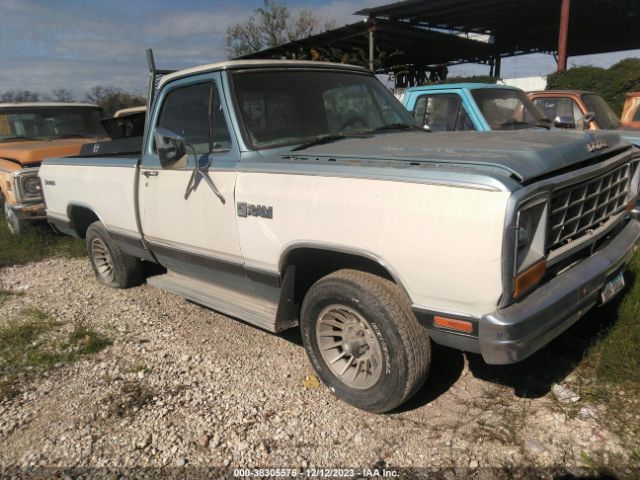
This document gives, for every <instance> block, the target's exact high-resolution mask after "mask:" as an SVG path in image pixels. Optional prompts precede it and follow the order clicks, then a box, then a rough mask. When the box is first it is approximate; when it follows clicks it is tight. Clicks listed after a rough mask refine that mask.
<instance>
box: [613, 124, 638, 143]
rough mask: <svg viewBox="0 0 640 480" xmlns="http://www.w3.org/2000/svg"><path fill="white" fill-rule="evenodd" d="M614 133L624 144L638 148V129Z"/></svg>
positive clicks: (623, 129) (624, 129)
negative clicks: (627, 143)
mask: <svg viewBox="0 0 640 480" xmlns="http://www.w3.org/2000/svg"><path fill="white" fill-rule="evenodd" d="M616 133H617V134H618V135H620V136H621V137H622V139H623V140H624V141H625V142H629V143H630V144H632V145H635V146H636V147H640V128H622V129H620V130H617V131H616Z"/></svg>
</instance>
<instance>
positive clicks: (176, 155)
mask: <svg viewBox="0 0 640 480" xmlns="http://www.w3.org/2000/svg"><path fill="white" fill-rule="evenodd" d="M153 138H154V140H155V142H156V150H157V151H158V156H159V157H160V165H161V166H162V168H164V169H171V168H173V167H174V166H175V165H176V164H177V163H178V162H179V161H180V160H182V159H183V158H184V157H185V156H186V155H187V147H186V144H185V141H184V138H182V137H181V136H180V135H178V134H177V133H175V132H172V131H171V130H168V129H166V128H163V127H156V128H155V130H154V131H153Z"/></svg>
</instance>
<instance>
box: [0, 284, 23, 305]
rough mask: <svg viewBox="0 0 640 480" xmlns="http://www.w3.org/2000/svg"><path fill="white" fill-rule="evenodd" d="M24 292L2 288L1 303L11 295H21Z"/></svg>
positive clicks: (0, 292)
mask: <svg viewBox="0 0 640 480" xmlns="http://www.w3.org/2000/svg"><path fill="white" fill-rule="evenodd" d="M22 295H24V292H21V291H19V290H5V289H4V288H0V305H2V304H3V303H4V302H5V301H6V300H7V299H8V298H9V297H21V296H22Z"/></svg>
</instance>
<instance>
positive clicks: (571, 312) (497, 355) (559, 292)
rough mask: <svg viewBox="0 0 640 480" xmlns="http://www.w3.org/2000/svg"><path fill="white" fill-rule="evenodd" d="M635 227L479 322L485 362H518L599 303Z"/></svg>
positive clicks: (631, 247)
mask: <svg viewBox="0 0 640 480" xmlns="http://www.w3.org/2000/svg"><path fill="white" fill-rule="evenodd" d="M639 238H640V221H638V220H636V219H631V220H630V221H629V223H628V224H627V225H626V226H625V227H624V228H623V229H622V230H621V231H620V232H619V233H618V234H617V235H616V236H615V237H614V238H613V239H612V240H611V241H610V242H609V243H608V244H607V245H606V246H605V247H603V248H601V249H600V250H598V251H597V252H596V253H595V254H594V255H592V256H591V257H589V258H587V259H585V260H583V261H581V262H580V263H578V264H577V265H575V266H574V267H572V268H571V269H569V270H568V271H566V272H564V273H562V274H560V275H558V276H557V277H555V278H553V279H552V280H550V281H549V282H547V283H546V284H544V285H542V286H541V287H539V288H537V289H536V290H534V291H533V292H532V293H531V294H529V295H528V296H527V297H526V298H525V299H524V300H522V301H521V302H518V303H515V304H513V305H510V306H508V307H506V308H503V309H500V310H497V311H495V312H493V313H490V314H488V315H485V316H483V317H482V318H481V319H480V322H479V327H478V335H479V340H480V353H481V354H482V357H483V358H484V360H485V362H487V363H490V364H494V365H502V364H509V363H515V362H519V361H521V360H524V359H525V358H526V357H528V356H529V355H531V354H532V353H534V352H535V351H536V350H538V349H540V348H542V347H543V346H544V345H546V344H547V343H549V342H550V341H551V340H553V339H554V338H555V337H557V336H558V335H560V334H561V333H562V332H563V331H565V330H566V329H567V328H569V327H570V326H571V325H573V324H574V323H575V322H576V321H577V320H578V319H579V318H580V317H582V316H583V315H584V314H585V313H586V312H587V311H588V310H589V309H590V308H591V307H593V306H594V305H596V304H597V303H598V302H599V300H600V292H601V291H602V289H603V288H604V286H605V284H606V283H607V281H608V280H609V279H611V278H612V276H613V275H614V274H616V273H617V272H618V271H619V270H620V269H622V268H624V267H625V266H626V265H627V264H628V263H629V261H630V259H631V257H632V256H633V253H634V251H635V250H636V243H637V242H638V239H639Z"/></svg>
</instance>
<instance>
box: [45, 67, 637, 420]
mask: <svg viewBox="0 0 640 480" xmlns="http://www.w3.org/2000/svg"><path fill="white" fill-rule="evenodd" d="M152 83H153V82H152ZM158 83H159V85H158V89H157V95H153V92H154V91H156V90H155V89H154V88H150V92H151V95H150V98H151V100H150V101H149V103H150V105H149V109H148V112H149V115H148V118H147V127H146V133H145V136H144V138H143V139H141V140H140V142H139V149H140V150H141V151H139V152H131V148H130V147H129V149H128V151H124V152H120V153H118V151H117V149H116V148H115V147H114V146H113V142H111V143H109V142H103V143H96V144H94V145H92V146H90V147H89V148H88V150H89V152H88V154H86V155H80V156H76V157H70V158H53V159H48V160H47V161H45V162H44V165H43V167H42V168H41V169H40V177H41V181H42V185H43V190H44V196H45V200H46V204H47V216H48V219H49V222H50V223H51V224H52V225H53V226H54V227H55V228H56V229H58V230H59V231H61V232H66V233H69V234H71V235H76V236H78V237H82V238H86V243H87V249H88V253H89V258H90V261H91V263H92V265H93V268H94V270H95V273H96V276H97V278H98V279H99V281H101V282H102V283H104V284H105V285H108V286H111V287H118V288H125V287H130V286H133V285H136V284H139V283H141V282H143V281H144V278H143V275H142V269H141V260H146V261H150V262H156V263H158V264H160V265H162V266H163V267H165V268H166V274H161V275H156V276H153V277H150V278H148V279H146V281H147V283H149V284H151V285H154V286H157V287H159V288H162V289H165V290H168V291H171V292H175V293H176V294H178V295H180V296H182V297H185V298H187V299H189V300H191V301H193V302H196V303H198V304H201V305H204V306H207V307H209V308H212V309H215V310H217V311H220V312H223V313H225V314H227V315H230V316H232V317H236V318H238V319H240V320H243V321H245V322H248V323H251V324H255V325H257V326H259V327H261V328H264V329H266V330H269V331H272V332H280V331H282V330H284V329H288V328H292V327H295V326H298V325H299V327H300V329H301V332H302V339H303V342H304V346H305V349H306V351H307V354H308V356H309V359H310V361H311V364H312V366H313V368H314V369H315V371H316V372H317V374H318V376H319V377H320V379H321V380H322V381H323V382H324V383H325V384H326V385H327V386H328V387H329V388H330V390H331V391H333V392H334V393H335V394H336V395H337V396H338V397H339V398H341V399H343V400H345V401H347V402H349V403H350V404H352V405H355V406H357V407H359V408H362V409H365V410H369V411H373V412H385V411H389V410H391V409H393V408H395V407H397V406H398V405H400V404H401V403H403V402H404V401H405V400H407V399H408V398H409V397H410V396H411V395H413V394H414V393H415V392H416V391H417V390H418V389H419V388H420V386H421V385H422V384H423V383H424V381H425V380H426V378H427V375H428V371H429V365H430V362H431V357H430V355H431V353H430V352H431V349H430V345H431V342H434V343H437V344H441V345H445V346H449V347H453V348H457V349H460V350H464V351H468V352H475V353H479V354H481V355H482V356H483V358H484V359H485V361H486V362H488V363H490V364H507V363H513V362H517V361H520V360H522V359H524V358H525V357H527V356H529V355H530V354H532V353H533V352H535V351H536V350H538V349H540V348H541V347H542V346H544V345H545V344H547V343H548V342H549V341H551V340H552V339H553V338H554V337H556V336H557V335H559V334H560V333H561V332H562V331H564V330H565V329H567V328H568V327H569V326H570V325H571V324H573V323H574V322H575V321H577V320H578V319H579V318H580V317H581V316H582V315H583V314H584V313H585V312H587V310H589V309H590V308H591V307H593V306H594V305H596V304H599V303H602V302H606V301H608V300H609V299H610V298H611V297H612V296H613V295H615V294H616V293H617V292H619V291H620V290H621V289H622V287H623V285H624V279H623V271H624V269H625V266H626V264H627V263H628V261H629V259H630V257H631V256H632V254H633V252H634V250H635V245H636V242H637V241H638V238H639V237H640V222H638V221H637V220H636V219H635V218H633V217H632V215H631V214H630V211H631V209H632V208H633V207H634V206H635V202H636V196H637V192H638V176H639V170H638V162H639V161H640V156H639V155H638V153H637V151H636V150H634V149H633V148H632V147H631V146H629V145H628V144H626V143H624V142H622V141H621V139H620V138H619V137H618V136H617V135H615V134H607V133H605V134H602V133H598V132H589V133H584V132H564V131H546V130H542V129H541V130H527V131H518V132H489V133H478V132H468V133H467V132H463V133H451V134H449V133H443V134H437V135H435V134H432V133H429V132H426V131H424V130H423V129H422V128H420V127H419V126H417V125H416V124H415V122H414V120H413V119H412V117H411V116H410V115H409V113H408V112H406V111H405V110H404V109H403V107H402V105H401V104H400V103H399V102H398V101H397V100H396V99H395V98H394V97H393V95H391V93H389V92H388V91H387V90H386V89H385V88H384V87H383V86H382V84H380V83H379V82H378V81H377V80H376V78H375V76H373V75H372V74H370V73H369V72H367V71H365V70H363V69H361V68H357V67H351V66H346V65H336V64H323V63H319V62H290V61H231V62H225V63H218V64H212V65H204V66H201V67H196V68H191V69H188V70H183V71H178V72H175V73H171V74H168V75H165V76H164V77H163V78H162V79H161V81H159V82H158ZM125 150H127V149H125ZM108 151H114V152H115V153H112V154H110V155H106V154H105V153H102V152H108ZM203 328H204V327H203ZM301 368H302V367H301Z"/></svg>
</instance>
